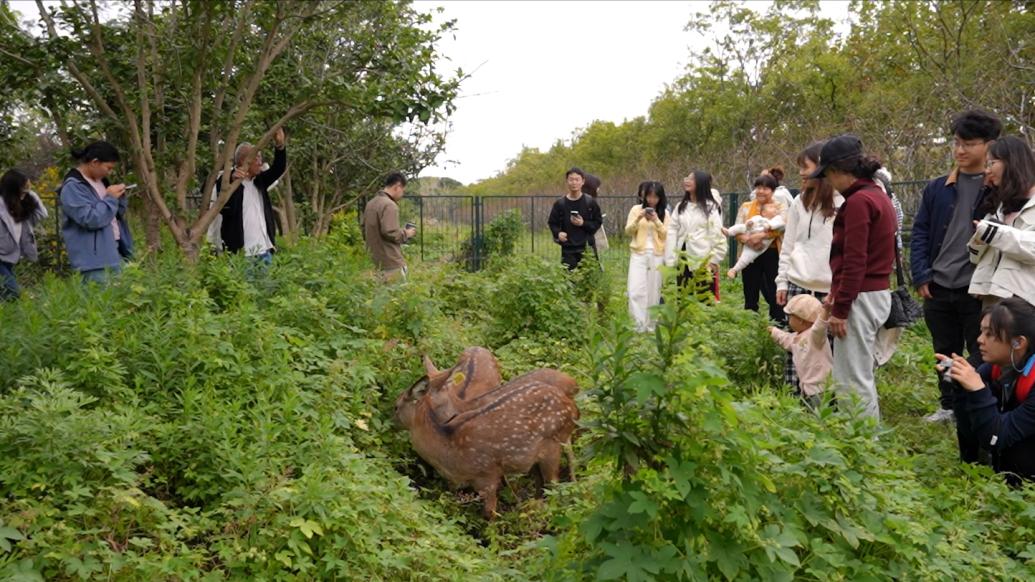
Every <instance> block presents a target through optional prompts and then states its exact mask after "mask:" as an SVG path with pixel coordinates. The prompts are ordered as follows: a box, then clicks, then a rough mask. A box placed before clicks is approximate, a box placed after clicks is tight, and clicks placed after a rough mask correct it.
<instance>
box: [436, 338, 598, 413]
mask: <svg viewBox="0 0 1035 582" xmlns="http://www.w3.org/2000/svg"><path fill="white" fill-rule="evenodd" d="M424 370H425V373H426V374H427V376H426V378H427V381H428V389H427V393H428V395H429V396H428V398H430V400H431V410H432V413H433V414H434V415H435V419H436V420H438V421H439V422H443V423H444V422H449V420H450V419H451V418H454V417H455V416H456V415H458V414H460V413H461V412H463V411H465V410H468V409H469V408H470V406H471V405H470V403H471V402H473V401H475V400H476V399H477V398H478V397H479V396H481V395H483V394H485V393H487V392H489V391H492V390H494V389H496V388H497V387H498V386H499V385H500V384H502V382H503V380H502V378H501V377H500V368H499V362H498V361H497V360H496V357H495V356H493V355H492V352H490V351H489V350H487V349H485V348H482V347H470V348H467V349H466V350H464V352H463V353H462V354H461V355H460V360H459V361H458V362H457V363H456V365H455V366H453V367H452V368H449V369H446V370H441V371H440V370H438V368H436V367H435V364H434V363H433V362H432V361H431V358H429V357H428V356H424ZM518 380H521V381H533V380H534V381H539V382H542V383H544V384H550V385H553V386H556V387H557V388H560V389H561V390H562V391H563V392H564V393H565V394H567V395H568V396H570V397H572V398H574V397H575V394H576V393H577V392H578V390H579V387H578V384H577V383H576V382H575V379H574V378H572V377H571V376H569V375H568V374H565V373H564V372H561V371H560V370H554V369H551V368H540V369H538V370H533V371H531V372H528V373H526V374H524V375H522V376H518V377H517V378H514V379H513V380H511V382H516V381H518Z"/></svg>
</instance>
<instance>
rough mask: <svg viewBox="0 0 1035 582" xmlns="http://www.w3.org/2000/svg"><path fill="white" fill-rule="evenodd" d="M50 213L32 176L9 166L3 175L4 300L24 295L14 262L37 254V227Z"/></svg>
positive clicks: (0, 285) (0, 271) (0, 256)
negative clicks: (38, 192)
mask: <svg viewBox="0 0 1035 582" xmlns="http://www.w3.org/2000/svg"><path fill="white" fill-rule="evenodd" d="M46 217H47V207H46V206H44V205H43V202H41V201H40V198H39V196H37V195H36V193H35V192H33V191H32V183H31V182H29V177H28V176H26V175H25V174H23V173H22V172H20V171H18V170H13V169H12V170H8V171H7V172H5V173H4V175H3V177H2V178H0V300H9V299H17V298H18V296H19V295H21V289H20V288H19V287H18V280H17V279H15V276H14V265H15V264H16V263H17V262H18V261H19V260H21V259H23V258H24V259H27V260H30V261H35V260H36V258H37V250H36V235H35V233H34V232H33V231H32V229H33V227H34V226H36V224H38V223H39V221H41V220H43V219H44V218H46Z"/></svg>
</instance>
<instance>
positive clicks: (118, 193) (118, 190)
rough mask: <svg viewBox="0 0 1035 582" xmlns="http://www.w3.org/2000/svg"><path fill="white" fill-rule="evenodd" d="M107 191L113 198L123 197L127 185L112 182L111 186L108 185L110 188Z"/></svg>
mask: <svg viewBox="0 0 1035 582" xmlns="http://www.w3.org/2000/svg"><path fill="white" fill-rule="evenodd" d="M105 192H107V193H108V196H111V197H112V198H115V199H118V198H122V196H123V195H125V194H126V185H125V184H112V185H111V186H108V188H107V190H105Z"/></svg>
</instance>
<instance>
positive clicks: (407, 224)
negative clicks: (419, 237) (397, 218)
mask: <svg viewBox="0 0 1035 582" xmlns="http://www.w3.org/2000/svg"><path fill="white" fill-rule="evenodd" d="M406 228H417V225H416V224H413V223H412V222H407V223H406Z"/></svg>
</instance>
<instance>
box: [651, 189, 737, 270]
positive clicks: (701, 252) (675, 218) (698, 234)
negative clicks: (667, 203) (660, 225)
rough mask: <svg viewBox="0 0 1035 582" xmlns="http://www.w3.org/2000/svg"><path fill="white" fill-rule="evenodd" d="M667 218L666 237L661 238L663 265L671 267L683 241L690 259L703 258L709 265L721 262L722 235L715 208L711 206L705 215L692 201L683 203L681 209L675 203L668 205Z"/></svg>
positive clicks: (718, 215)
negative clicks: (669, 212)
mask: <svg viewBox="0 0 1035 582" xmlns="http://www.w3.org/2000/svg"><path fill="white" fill-rule="evenodd" d="M666 219H667V220H668V236H667V237H666V238H665V264H666V265H668V266H670V267H674V266H676V260H677V259H678V255H679V251H680V250H682V249H683V245H684V244H686V254H687V255H688V256H689V258H690V260H691V261H694V260H697V261H703V260H705V259H707V261H708V262H709V263H711V264H713V265H718V264H720V263H722V259H723V258H724V257H725V256H726V245H727V242H726V237H725V236H723V235H722V215H721V214H719V208H718V207H717V206H712V207H710V209H709V212H708V214H707V215H706V214H705V213H704V212H702V211H701V209H700V208H699V207H698V206H697V204H696V203H694V202H687V204H686V208H685V209H684V210H683V212H679V205H678V204H676V205H675V206H674V207H673V208H672V213H671V219H669V218H668V216H666Z"/></svg>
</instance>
